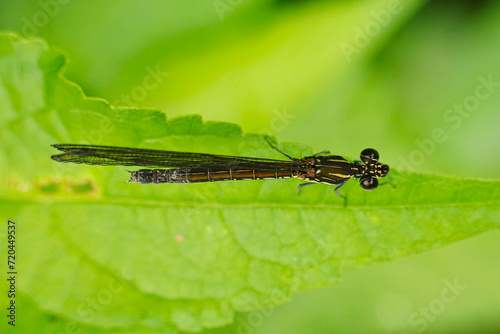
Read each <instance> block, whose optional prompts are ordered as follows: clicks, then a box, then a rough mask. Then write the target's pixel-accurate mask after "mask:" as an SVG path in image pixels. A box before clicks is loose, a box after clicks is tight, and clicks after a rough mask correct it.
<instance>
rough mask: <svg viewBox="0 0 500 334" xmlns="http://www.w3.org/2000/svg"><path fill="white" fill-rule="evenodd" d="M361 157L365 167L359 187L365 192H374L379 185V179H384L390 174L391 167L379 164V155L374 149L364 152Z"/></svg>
mask: <svg viewBox="0 0 500 334" xmlns="http://www.w3.org/2000/svg"><path fill="white" fill-rule="evenodd" d="M360 157H361V160H362V161H363V162H364V163H365V165H364V171H363V173H362V176H361V178H360V180H359V185H360V186H361V188H363V189H364V190H373V189H375V188H377V187H378V185H379V183H378V178H379V177H384V176H386V175H387V174H388V173H389V166H387V165H384V164H381V163H380V162H378V159H379V154H378V152H377V151H376V150H374V149H373V148H367V149H365V150H363V151H362V152H361V154H360Z"/></svg>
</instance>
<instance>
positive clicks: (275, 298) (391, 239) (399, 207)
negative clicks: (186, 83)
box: [0, 34, 500, 333]
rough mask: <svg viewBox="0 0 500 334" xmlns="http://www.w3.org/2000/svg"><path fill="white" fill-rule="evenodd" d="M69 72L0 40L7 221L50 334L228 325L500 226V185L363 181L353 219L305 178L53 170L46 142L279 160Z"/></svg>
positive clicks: (251, 139)
mask: <svg viewBox="0 0 500 334" xmlns="http://www.w3.org/2000/svg"><path fill="white" fill-rule="evenodd" d="M65 63H66V60H65V57H64V56H63V55H62V54H61V53H60V52H58V51H55V50H54V49H53V48H50V47H48V46H47V45H46V44H45V43H44V42H43V41H41V40H38V39H30V40H26V39H23V38H20V37H19V36H17V35H14V34H3V35H1V36H0V73H1V78H2V81H1V83H0V96H1V99H0V109H1V110H2V113H0V126H1V128H2V132H1V133H0V142H1V143H2V147H1V152H2V153H1V156H0V169H1V170H2V171H4V172H3V173H2V174H1V175H0V178H1V180H2V181H1V182H2V184H4V185H5V187H2V189H1V190H0V210H1V211H2V213H3V216H5V217H8V218H9V219H12V220H14V221H16V223H17V224H18V225H19V226H21V227H20V233H21V234H20V235H21V236H20V238H22V239H21V240H22V243H23V253H24V254H26V255H28V254H29V256H25V257H24V259H23V262H22V264H23V267H22V273H23V274H22V276H21V277H20V280H21V281H20V285H19V290H20V292H21V297H20V298H23V300H24V302H23V308H26V309H27V310H26V312H28V313H29V314H33V316H34V319H36V321H37V324H38V326H39V327H37V328H45V329H46V332H50V331H54V332H57V331H62V330H63V328H65V326H68V325H71V326H76V327H77V328H81V329H86V330H88V331H92V332H103V333H104V332H106V333H107V332H113V331H114V332H117V333H118V332H127V333H130V332H141V333H148V332H151V333H153V332H165V330H167V329H171V330H173V331H177V330H181V331H193V332H194V331H200V330H202V329H204V328H213V327H221V326H224V325H226V324H229V323H231V322H232V321H233V318H234V312H235V311H253V310H259V309H262V308H265V307H270V306H275V305H278V304H281V303H283V302H285V301H287V300H289V299H290V297H291V294H292V293H293V292H295V291H301V290H306V289H312V288H317V287H321V286H326V285H330V284H332V283H334V282H336V281H338V280H339V279H340V275H341V272H342V270H346V269H353V268H359V267H360V266H364V265H368V264H370V263H374V262H378V261H388V260H392V259H395V258H398V257H402V256H407V255H411V254H417V253H420V252H423V251H426V250H429V249H432V248H435V247H440V246H443V245H447V244H450V243H452V242H455V241H458V240H462V239H465V238H469V237H471V236H473V235H476V234H478V233H482V232H485V231H489V230H492V229H496V228H498V227H499V224H500V194H499V192H498V190H497V189H498V188H499V186H500V182H499V181H480V180H474V179H460V178H455V177H451V176H438V175H429V174H421V173H409V172H400V171H397V170H392V171H391V173H390V176H391V177H390V180H391V182H392V183H393V185H394V186H395V188H392V187H390V186H384V187H381V188H379V189H377V190H376V191H375V192H371V193H369V192H364V191H362V190H361V189H360V188H359V186H358V185H356V184H355V182H354V181H351V182H350V183H349V184H348V185H346V187H345V188H343V190H342V191H343V192H344V193H345V194H346V195H347V197H348V203H347V207H344V205H343V204H344V203H343V202H342V200H341V199H340V198H338V196H336V195H335V193H334V191H333V190H334V187H329V186H326V185H316V186H312V187H307V188H305V189H303V191H302V193H301V195H300V196H297V195H296V187H297V185H298V184H299V183H300V182H299V181H297V180H287V181H277V180H273V181H253V182H246V181H240V182H223V183H213V184H193V185H184V184H172V185H139V184H130V183H125V182H124V181H126V180H127V178H128V173H126V171H125V169H124V168H120V167H116V168H112V167H96V166H83V165H63V164H57V163H56V162H53V161H52V160H50V155H52V154H55V153H57V152H55V151H54V150H53V149H52V148H51V147H50V144H54V143H84V142H91V143H92V144H106V145H120V146H134V147H149V148H156V149H169V150H182V151H199V152H206V153H217V154H232V155H247V156H259V157H269V158H279V154H278V153H276V152H275V151H273V150H272V149H270V148H269V147H268V145H267V144H266V143H265V141H264V140H263V137H262V136H261V135H251V134H242V131H241V129H240V128H239V127H238V126H237V125H235V124H231V123H222V122H203V121H202V119H201V117H200V116H198V115H193V116H184V117H178V118H171V119H167V118H166V116H165V114H164V113H163V112H161V111H158V110H146V109H134V108H117V107H114V106H112V105H110V104H108V103H107V102H106V101H104V100H100V99H95V98H88V97H86V96H85V95H84V94H83V93H82V90H81V89H80V88H79V87H78V86H77V85H75V84H74V83H72V82H69V81H67V80H66V79H65V78H64V76H63V75H62V71H63V69H64V66H65ZM281 147H282V148H283V149H284V150H286V151H287V152H289V153H290V154H292V155H294V156H297V157H300V156H303V155H306V154H310V153H313V150H312V149H311V148H310V147H308V146H306V145H301V144H297V143H286V144H282V146H281ZM321 149H323V148H321ZM321 149H319V150H321ZM315 151H317V150H315ZM335 153H337V152H335ZM339 153H340V152H339ZM354 158H355V157H354ZM382 160H383V159H382ZM2 233H3V231H2ZM3 240H5V238H4V236H2V243H3V242H4V241H3ZM2 249H5V247H3V246H2ZM2 291H3V290H2ZM109 328H113V330H109ZM26 332H28V331H26Z"/></svg>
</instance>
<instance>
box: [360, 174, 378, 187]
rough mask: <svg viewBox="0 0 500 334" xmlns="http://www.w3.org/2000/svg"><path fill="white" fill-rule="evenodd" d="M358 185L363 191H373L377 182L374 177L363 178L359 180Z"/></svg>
mask: <svg viewBox="0 0 500 334" xmlns="http://www.w3.org/2000/svg"><path fill="white" fill-rule="evenodd" d="M359 185H360V186H361V188H363V189H364V190H373V189H375V188H377V187H378V180H377V178H375V177H363V178H361V180H359Z"/></svg>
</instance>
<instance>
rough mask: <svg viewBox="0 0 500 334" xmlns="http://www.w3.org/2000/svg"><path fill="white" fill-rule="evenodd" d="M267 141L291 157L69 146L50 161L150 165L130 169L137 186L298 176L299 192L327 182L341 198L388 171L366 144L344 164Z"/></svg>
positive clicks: (373, 184)
mask: <svg viewBox="0 0 500 334" xmlns="http://www.w3.org/2000/svg"><path fill="white" fill-rule="evenodd" d="M269 145H271V147H272V148H274V149H275V150H277V151H278V152H280V153H281V154H283V155H284V156H286V157H287V158H288V159H290V160H275V159H265V158H248V157H238V156H226V155H212V154H204V153H187V152H174V151H160V150H149V149H137V148H126V147H113V146H98V145H74V144H56V145H52V146H53V147H55V148H57V149H58V150H60V151H63V152H64V153H61V154H58V155H53V156H52V159H53V160H56V161H60V162H73V163H81V164H89V165H101V166H141V167H149V168H152V169H140V170H138V171H133V172H130V180H129V182H138V183H142V184H144V183H197V182H215V181H230V180H269V179H288V178H299V179H301V180H305V181H310V182H308V183H303V184H301V185H299V188H298V191H299V190H300V188H301V187H303V186H306V185H310V184H315V183H325V184H332V185H337V187H336V188H335V192H336V193H337V195H339V196H340V197H342V198H345V197H344V196H342V195H341V194H340V193H339V192H338V190H339V189H340V188H341V187H342V186H343V185H344V184H345V183H346V182H347V181H348V180H349V179H351V178H354V179H359V183H360V185H361V188H363V189H365V190H373V189H375V188H377V186H378V178H380V177H384V176H386V175H387V173H388V172H389V166H387V165H384V164H381V163H380V162H378V158H379V155H378V153H377V151H376V150H374V149H371V148H367V149H365V150H363V151H362V152H361V155H360V157H361V161H355V162H349V161H347V160H346V159H344V158H343V157H341V156H338V155H327V154H329V152H327V151H324V152H320V153H317V154H314V155H312V156H308V157H304V158H302V159H297V158H293V157H291V156H289V155H288V154H286V153H284V152H282V151H280V150H279V149H278V148H276V147H274V146H273V145H272V144H271V143H269ZM165 168H167V169H165Z"/></svg>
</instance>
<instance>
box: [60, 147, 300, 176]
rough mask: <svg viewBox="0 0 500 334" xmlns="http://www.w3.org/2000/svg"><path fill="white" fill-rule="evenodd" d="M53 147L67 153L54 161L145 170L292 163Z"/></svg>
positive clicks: (122, 149) (287, 164) (265, 166)
mask: <svg viewBox="0 0 500 334" xmlns="http://www.w3.org/2000/svg"><path fill="white" fill-rule="evenodd" d="M52 147H55V148H57V149H58V150H60V151H62V152H64V153H61V154H57V155H53V156H52V159H53V160H55V161H59V162H73V163H77V164H88V165H100V166H143V167H150V168H157V167H159V168H168V167H171V168H183V167H187V168H197V167H200V168H215V167H224V166H228V167H235V166H237V167H238V168H262V169H273V170H274V169H276V168H290V166H291V165H293V164H294V163H293V162H292V161H283V160H274V159H264V158H246V157H237V156H225V155H212V154H204V153H187V152H175V151H160V150H149V149H140V148H127V147H114V146H98V145H74V144H56V145H52Z"/></svg>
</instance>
